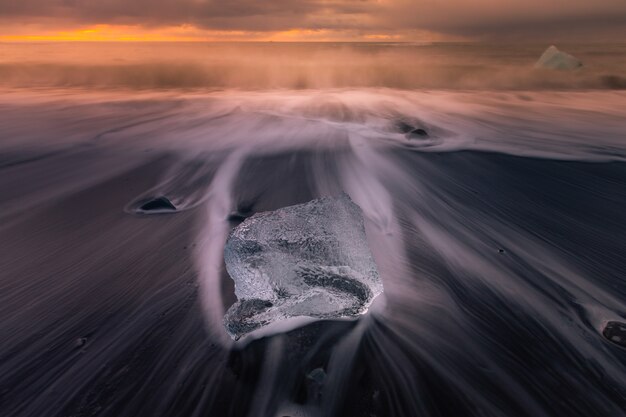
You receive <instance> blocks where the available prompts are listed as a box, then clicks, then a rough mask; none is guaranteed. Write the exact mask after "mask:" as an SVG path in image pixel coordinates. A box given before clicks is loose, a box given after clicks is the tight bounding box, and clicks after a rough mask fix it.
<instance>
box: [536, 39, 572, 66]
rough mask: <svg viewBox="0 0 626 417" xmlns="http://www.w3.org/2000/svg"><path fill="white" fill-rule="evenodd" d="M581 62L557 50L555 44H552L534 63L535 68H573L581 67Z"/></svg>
mask: <svg viewBox="0 0 626 417" xmlns="http://www.w3.org/2000/svg"><path fill="white" fill-rule="evenodd" d="M582 66H583V64H582V62H580V61H579V60H578V59H577V58H575V57H573V56H571V55H569V54H566V53H565V52H562V51H559V50H558V49H557V47H556V46H554V45H552V46H550V47H549V48H548V49H546V51H545V52H544V53H543V54H542V55H541V57H540V58H539V61H537V63H536V64H535V68H546V69H558V70H573V69H576V68H580V67H582Z"/></svg>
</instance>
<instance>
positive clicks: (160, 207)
mask: <svg viewBox="0 0 626 417" xmlns="http://www.w3.org/2000/svg"><path fill="white" fill-rule="evenodd" d="M139 209H140V210H142V211H176V206H175V205H174V204H172V202H171V201H170V200H168V199H167V198H166V197H157V198H154V199H152V200H149V201H147V202H145V203H144V204H143V205H142V206H141V207H139Z"/></svg>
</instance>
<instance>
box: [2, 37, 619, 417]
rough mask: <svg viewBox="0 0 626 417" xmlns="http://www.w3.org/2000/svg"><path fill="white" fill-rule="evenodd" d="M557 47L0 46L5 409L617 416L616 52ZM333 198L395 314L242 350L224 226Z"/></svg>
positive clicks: (296, 330)
mask: <svg viewBox="0 0 626 417" xmlns="http://www.w3.org/2000/svg"><path fill="white" fill-rule="evenodd" d="M547 46H549V45H547V44H546V45H533V44H506V45H505V44H499V45H495V44H490V45H486V44H426V43H425V44H392V43H390V44H280V43H276V44H272V43H263V44H0V111H1V114H2V118H1V119H0V195H2V197H3V198H2V200H0V236H1V237H0V262H1V263H0V317H2V319H1V320H0V346H1V348H0V409H2V410H4V411H3V412H4V413H6V415H8V416H44V415H45V416H95V415H101V416H102V415H103V416H115V417H119V416H133V417H135V416H143V415H145V416H277V417H280V416H292V417H295V416H352V415H354V416H368V417H369V416H372V415H373V416H443V417H447V416H507V417H515V416H528V417H540V416H581V417H582V416H585V417H589V416H622V415H625V412H624V410H625V409H626V350H625V349H624V348H622V347H620V346H618V345H616V344H615V343H611V342H609V341H608V340H606V338H604V337H603V335H602V329H603V328H604V325H605V324H606V323H607V322H608V321H612V320H617V321H625V320H626V243H625V241H624V236H626V210H624V207H626V161H625V158H626V105H625V104H626V90H624V88H626V81H625V80H626V45H625V44H608V45H607V44H586V45H580V44H579V45H557V46H558V47H559V49H561V50H564V51H566V52H568V53H570V54H572V55H574V56H576V57H578V58H580V59H581V60H582V61H583V64H584V67H583V68H582V69H580V70H577V71H574V72H559V71H540V70H534V69H533V68H532V67H533V64H534V63H535V61H536V59H537V58H538V57H539V56H540V55H541V53H542V52H543V50H544V49H545V48H547ZM407 126H410V127H411V128H415V129H417V128H419V129H423V130H424V131H425V132H426V133H427V134H426V135H425V136H424V135H422V136H419V135H414V136H411V135H407V134H406V133H405V131H406V130H407V129H406V127H407ZM342 192H346V193H347V194H349V195H350V197H351V198H352V200H353V201H354V202H355V203H357V204H358V205H359V206H360V207H361V209H362V210H363V213H364V217H365V225H366V231H367V235H368V241H369V245H370V248H371V249H372V253H373V255H374V258H375V260H376V263H377V266H378V269H379V272H380V275H381V278H382V280H383V285H384V289H385V292H384V295H382V296H380V297H378V299H377V302H376V303H375V305H374V306H372V308H371V309H370V312H369V313H368V314H367V315H365V316H364V317H362V318H361V319H359V320H356V321H333V320H326V321H317V322H313V323H311V322H307V323H301V325H300V326H299V327H293V326H292V327H290V328H278V329H273V331H272V332H270V333H267V334H263V335H262V336H263V337H260V338H258V339H257V340H252V341H250V340H248V341H246V343H236V342H233V341H232V340H231V339H230V337H228V335H227V334H226V332H225V330H224V326H223V315H224V312H225V311H226V310H227V309H228V307H229V306H230V305H232V304H233V302H234V301H235V298H234V290H233V284H232V281H231V280H230V278H229V277H228V276H227V274H226V272H225V270H224V261H223V248H224V243H225V240H226V237H227V235H228V233H229V232H230V230H231V229H232V227H234V226H235V225H236V222H233V221H229V220H228V217H229V214H230V213H232V212H234V211H237V210H238V209H240V208H241V207H246V208H248V209H250V210H251V211H252V212H262V211H267V210H274V209H277V208H279V207H285V206H288V205H292V204H298V203H302V202H306V201H309V200H311V199H314V198H317V197H320V196H331V195H339V194H340V193H342ZM160 195H164V196H167V198H169V199H170V200H171V201H172V203H174V205H175V206H176V207H177V209H178V211H177V212H176V213H171V214H162V215H154V216H150V215H139V214H137V213H136V209H137V208H138V207H139V205H141V203H142V202H143V201H145V200H146V198H150V197H154V196H160Z"/></svg>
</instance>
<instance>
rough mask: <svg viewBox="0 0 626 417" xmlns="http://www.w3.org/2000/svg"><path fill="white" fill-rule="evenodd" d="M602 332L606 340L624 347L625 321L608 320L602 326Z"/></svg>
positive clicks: (625, 346) (625, 344)
mask: <svg viewBox="0 0 626 417" xmlns="http://www.w3.org/2000/svg"><path fill="white" fill-rule="evenodd" d="M602 334H603V335H604V337H606V338H607V340H608V341H610V342H612V343H614V344H616V345H618V346H621V347H623V348H626V323H620V322H619V321H610V322H608V323H607V324H606V326H605V327H604V330H603V331H602Z"/></svg>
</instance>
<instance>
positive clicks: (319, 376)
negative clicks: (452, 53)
mask: <svg viewBox="0 0 626 417" xmlns="http://www.w3.org/2000/svg"><path fill="white" fill-rule="evenodd" d="M306 377H307V378H308V379H310V380H311V381H315V382H316V383H317V384H319V385H322V384H323V383H324V381H325V380H326V372H324V369H322V368H315V369H313V370H312V371H311V372H309V373H308V374H307V376H306Z"/></svg>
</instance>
